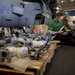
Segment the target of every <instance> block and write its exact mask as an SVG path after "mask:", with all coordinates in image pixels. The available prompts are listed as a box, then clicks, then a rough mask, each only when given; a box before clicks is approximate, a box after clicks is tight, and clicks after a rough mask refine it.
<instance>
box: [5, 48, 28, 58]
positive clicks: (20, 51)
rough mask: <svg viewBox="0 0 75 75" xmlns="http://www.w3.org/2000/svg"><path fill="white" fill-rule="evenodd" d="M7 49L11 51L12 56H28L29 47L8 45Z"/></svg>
mask: <svg viewBox="0 0 75 75" xmlns="http://www.w3.org/2000/svg"><path fill="white" fill-rule="evenodd" d="M6 49H8V51H9V52H10V53H11V56H17V57H20V58H24V57H25V56H28V48H27V47H7V48H6Z"/></svg>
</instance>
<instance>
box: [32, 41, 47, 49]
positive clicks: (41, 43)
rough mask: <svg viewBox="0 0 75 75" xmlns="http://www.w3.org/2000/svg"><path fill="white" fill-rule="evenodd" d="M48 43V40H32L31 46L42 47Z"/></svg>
mask: <svg viewBox="0 0 75 75" xmlns="http://www.w3.org/2000/svg"><path fill="white" fill-rule="evenodd" d="M45 44H46V41H32V42H31V47H32V48H34V47H41V46H44V45H45Z"/></svg>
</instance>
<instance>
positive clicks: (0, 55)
mask: <svg viewBox="0 0 75 75" xmlns="http://www.w3.org/2000/svg"><path fill="white" fill-rule="evenodd" d="M5 60H6V61H7V62H11V55H10V52H9V51H8V50H2V49H0V62H4V61H5Z"/></svg>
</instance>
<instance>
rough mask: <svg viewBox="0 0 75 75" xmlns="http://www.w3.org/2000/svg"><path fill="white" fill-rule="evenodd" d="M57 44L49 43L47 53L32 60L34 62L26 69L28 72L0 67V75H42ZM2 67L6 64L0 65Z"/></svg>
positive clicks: (55, 42) (54, 42)
mask: <svg viewBox="0 0 75 75" xmlns="http://www.w3.org/2000/svg"><path fill="white" fill-rule="evenodd" d="M59 42H60V41H51V47H50V48H49V50H48V52H47V53H45V54H44V55H43V57H42V58H41V59H39V60H33V61H34V62H33V63H31V64H30V65H29V66H28V68H27V69H28V70H26V71H25V72H22V71H18V70H14V69H9V68H3V67H1V68H0V74H1V73H9V75H12V74H13V73H14V75H16V74H21V75H22V74H23V75H43V73H44V71H45V68H46V65H47V63H48V62H50V61H51V59H52V57H53V55H54V51H55V50H56V49H57V43H59ZM2 65H4V66H6V64H1V66H2ZM34 70H36V71H34Z"/></svg>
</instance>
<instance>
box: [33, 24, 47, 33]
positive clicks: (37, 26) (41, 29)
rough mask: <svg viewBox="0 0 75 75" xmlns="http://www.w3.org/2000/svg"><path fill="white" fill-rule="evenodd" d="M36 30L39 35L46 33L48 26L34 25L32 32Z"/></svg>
mask: <svg viewBox="0 0 75 75" xmlns="http://www.w3.org/2000/svg"><path fill="white" fill-rule="evenodd" d="M36 29H38V30H39V33H40V34H43V33H46V32H47V31H48V26H47V25H45V24H40V25H34V30H36Z"/></svg>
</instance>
